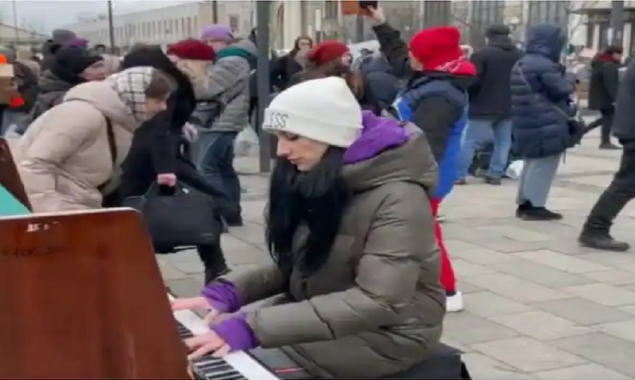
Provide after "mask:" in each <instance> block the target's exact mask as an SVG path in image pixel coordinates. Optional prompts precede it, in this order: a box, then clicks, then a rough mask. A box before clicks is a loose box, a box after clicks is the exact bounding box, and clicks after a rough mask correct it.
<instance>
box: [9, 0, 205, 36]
mask: <svg viewBox="0 0 635 380" xmlns="http://www.w3.org/2000/svg"><path fill="white" fill-rule="evenodd" d="M190 1H195V0H190ZM187 2H188V1H170V0H166V1H147V0H124V1H113V10H114V12H115V13H129V12H135V11H141V10H146V9H152V8H159V7H163V6H169V5H173V4H179V3H187ZM14 7H15V12H14ZM106 11H107V1H105V0H93V1H86V0H83V1H71V0H62V1H56V0H51V1H30V0H13V1H8V0H2V1H0V22H2V23H5V24H9V25H14V24H17V25H18V26H20V27H23V28H26V29H30V30H33V29H34V30H37V31H38V32H48V31H50V30H51V29H54V28H57V27H60V26H64V25H68V24H72V23H74V22H75V21H77V18H78V16H82V15H84V16H91V15H94V16H97V15H99V14H105V13H106ZM14 15H17V17H14ZM16 19H17V20H16Z"/></svg>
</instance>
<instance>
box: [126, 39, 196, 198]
mask: <svg viewBox="0 0 635 380" xmlns="http://www.w3.org/2000/svg"><path fill="white" fill-rule="evenodd" d="M137 66H151V67H154V68H155V69H159V70H161V71H163V72H164V73H166V74H168V75H169V76H171V77H172V78H173V79H174V81H175V82H176V85H177V87H176V91H174V93H172V95H171V96H170V98H169V99H168V101H167V110H165V111H163V112H160V113H158V114H157V115H155V116H154V117H153V118H152V119H150V120H148V121H146V122H145V123H143V124H142V125H141V127H139V129H138V130H137V131H136V132H135V135H134V138H133V140H132V146H131V148H130V153H129V154H128V158H127V159H126V162H124V166H123V169H124V172H125V174H124V176H125V179H126V180H129V182H128V185H130V184H131V183H139V182H140V183H143V185H141V188H142V189H143V188H145V189H147V188H148V186H149V185H150V184H151V183H152V182H153V181H154V180H155V179H156V175H157V173H160V174H168V173H170V174H174V173H175V171H176V168H175V165H176V163H175V161H176V157H177V155H178V154H179V151H180V148H181V146H182V140H181V134H182V132H181V131H182V128H183V125H184V124H185V123H186V122H187V121H188V120H189V118H190V116H191V115H192V112H194V108H195V107H196V98H195V96H194V89H193V88H192V84H191V83H190V81H189V80H188V79H187V77H186V76H185V74H183V73H182V72H181V71H180V70H179V69H178V68H176V66H174V64H173V63H172V62H171V61H170V59H169V58H168V57H167V56H166V55H165V54H164V53H163V52H162V51H161V50H159V49H157V48H154V47H144V48H141V49H138V50H134V51H133V52H131V53H130V54H128V55H126V56H125V57H124V59H123V62H122V69H123V70H125V69H128V68H131V67H137ZM146 185H147V186H146ZM133 187H134V188H138V187H137V186H133ZM143 191H145V190H143ZM137 192H138V190H136V191H133V193H137ZM134 195H137V194H134Z"/></svg>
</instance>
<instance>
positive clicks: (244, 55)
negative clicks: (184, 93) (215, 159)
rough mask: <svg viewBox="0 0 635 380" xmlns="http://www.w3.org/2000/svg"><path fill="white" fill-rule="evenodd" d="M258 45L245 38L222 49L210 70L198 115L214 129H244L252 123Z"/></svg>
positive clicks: (230, 130) (206, 125) (222, 130)
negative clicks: (252, 85)
mask: <svg viewBox="0 0 635 380" xmlns="http://www.w3.org/2000/svg"><path fill="white" fill-rule="evenodd" d="M256 56H257V50H256V45H254V44H253V42H251V41H249V40H241V41H239V42H237V43H235V44H233V45H231V46H228V47H226V48H224V49H222V50H221V51H219V52H218V54H217V56H216V62H215V63H214V65H212V66H210V69H209V71H208V77H209V84H208V87H207V90H206V91H204V92H202V93H201V94H200V96H199V99H198V100H199V107H198V108H197V111H196V112H195V115H194V116H195V117H196V118H197V119H198V121H200V123H201V124H202V126H203V127H205V129H207V130H209V131H212V132H240V131H242V130H243V128H245V127H246V126H247V125H249V97H250V89H249V79H250V77H251V75H252V73H253V71H254V69H255V64H256V59H257V58H256Z"/></svg>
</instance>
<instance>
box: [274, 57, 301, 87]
mask: <svg viewBox="0 0 635 380" xmlns="http://www.w3.org/2000/svg"><path fill="white" fill-rule="evenodd" d="M303 69H304V68H303V67H302V65H300V63H298V61H296V59H295V56H294V55H293V54H286V55H284V56H282V57H280V58H278V59H276V60H274V61H273V62H272V65H271V71H270V72H271V76H270V78H271V79H270V80H271V86H273V87H274V88H276V89H278V90H280V91H282V90H284V89H285V88H287V87H289V86H290V84H291V78H293V76H294V75H296V74H297V73H299V72H301V71H302V70H303Z"/></svg>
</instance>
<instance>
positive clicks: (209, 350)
mask: <svg viewBox="0 0 635 380" xmlns="http://www.w3.org/2000/svg"><path fill="white" fill-rule="evenodd" d="M184 342H185V345H186V346H187V348H188V350H189V352H190V354H189V355H188V356H187V358H188V359H189V360H194V359H198V358H200V357H202V356H205V355H208V354H211V355H212V357H214V358H222V357H223V356H225V355H227V354H229V351H230V350H231V348H230V347H229V345H228V344H227V343H225V341H224V340H223V339H222V338H221V337H219V336H218V335H217V334H216V333H215V332H214V331H212V330H210V331H208V332H206V333H205V334H202V335H196V336H193V337H191V338H187V339H185V341H184Z"/></svg>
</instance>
